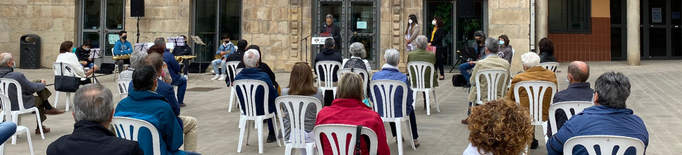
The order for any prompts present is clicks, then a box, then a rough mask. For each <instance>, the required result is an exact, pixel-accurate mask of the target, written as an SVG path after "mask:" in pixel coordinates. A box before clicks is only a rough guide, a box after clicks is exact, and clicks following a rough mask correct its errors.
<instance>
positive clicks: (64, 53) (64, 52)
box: [55, 41, 92, 78]
mask: <svg viewBox="0 0 682 155" xmlns="http://www.w3.org/2000/svg"><path fill="white" fill-rule="evenodd" d="M71 49H73V42H71V41H65V42H62V45H61V46H60V47H59V56H57V60H56V61H55V62H61V63H62V64H70V65H71V66H74V67H75V68H72V69H73V70H72V71H71V72H73V73H74V74H75V75H76V77H79V78H85V77H87V75H86V74H85V71H84V70H83V67H82V65H81V63H80V62H78V57H77V56H76V54H73V53H71ZM90 73H92V72H90Z"/></svg>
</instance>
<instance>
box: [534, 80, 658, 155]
mask: <svg viewBox="0 0 682 155" xmlns="http://www.w3.org/2000/svg"><path fill="white" fill-rule="evenodd" d="M629 96H630V80H629V79H628V77H626V76H625V75H623V73H620V72H619V73H615V72H613V71H609V72H606V73H604V74H602V75H601V76H599V78H597V81H596V82H595V85H594V94H593V96H592V97H593V98H594V99H593V100H592V102H594V106H592V107H588V108H586V109H585V110H583V112H581V113H579V114H578V115H575V116H573V117H571V119H570V120H568V121H566V123H564V126H563V127H562V128H561V129H559V132H557V133H556V134H555V135H554V136H552V137H551V138H550V139H549V140H548V141H547V152H548V154H549V155H560V154H563V151H564V144H565V143H566V141H567V140H568V139H570V138H572V137H576V136H586V135H614V136H625V137H632V138H636V139H639V140H641V141H642V142H643V143H644V146H645V147H646V146H648V145H649V133H648V132H647V130H646V126H645V125H644V121H642V118H640V117H639V116H637V115H633V111H632V110H631V109H628V108H627V106H626V105H625V102H626V101H627V98H628V97H629ZM590 147H591V146H590ZM645 149H646V148H645ZM573 152H574V154H587V151H586V150H585V147H583V146H576V147H574V148H573ZM625 154H626V155H634V154H635V150H633V148H631V149H628V150H627V151H626V152H625Z"/></svg>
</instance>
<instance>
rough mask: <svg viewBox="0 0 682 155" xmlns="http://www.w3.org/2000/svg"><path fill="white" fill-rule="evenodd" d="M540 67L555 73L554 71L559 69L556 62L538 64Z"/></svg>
mask: <svg viewBox="0 0 682 155" xmlns="http://www.w3.org/2000/svg"><path fill="white" fill-rule="evenodd" d="M540 66H542V67H544V68H546V69H548V70H551V71H552V72H554V73H556V69H557V68H559V63H558V62H544V63H540Z"/></svg>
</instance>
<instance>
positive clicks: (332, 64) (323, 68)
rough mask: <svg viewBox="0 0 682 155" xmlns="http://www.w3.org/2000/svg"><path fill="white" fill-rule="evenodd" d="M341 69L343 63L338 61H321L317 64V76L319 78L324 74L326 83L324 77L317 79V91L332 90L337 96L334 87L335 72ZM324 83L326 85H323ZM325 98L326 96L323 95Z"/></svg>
mask: <svg viewBox="0 0 682 155" xmlns="http://www.w3.org/2000/svg"><path fill="white" fill-rule="evenodd" d="M339 69H341V63H339V62H336V61H319V62H317V63H316V64H315V74H317V75H318V76H320V75H322V74H324V81H322V77H317V89H322V90H323V91H327V90H331V91H333V92H334V96H336V87H334V82H333V81H334V80H333V79H334V76H337V75H336V74H334V72H335V71H338V70H339ZM322 82H324V85H322ZM323 96H324V94H323Z"/></svg>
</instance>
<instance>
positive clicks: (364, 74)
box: [318, 68, 370, 95]
mask: <svg viewBox="0 0 682 155" xmlns="http://www.w3.org/2000/svg"><path fill="white" fill-rule="evenodd" d="M345 73H355V74H358V75H360V77H362V81H363V85H362V90H363V91H367V84H368V83H369V80H370V79H369V73H367V71H366V70H364V69H361V68H344V69H339V71H337V72H336V77H337V78H338V79H341V75H343V74H345ZM318 79H319V78H318ZM367 93H368V92H365V95H367Z"/></svg>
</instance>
